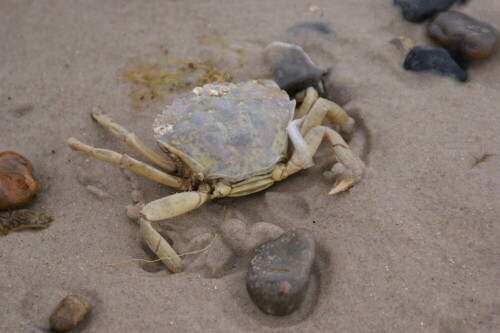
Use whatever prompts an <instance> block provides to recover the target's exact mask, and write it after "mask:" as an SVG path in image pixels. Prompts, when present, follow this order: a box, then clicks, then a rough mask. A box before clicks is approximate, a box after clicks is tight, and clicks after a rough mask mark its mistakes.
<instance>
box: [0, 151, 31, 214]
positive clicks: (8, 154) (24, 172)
mask: <svg viewBox="0 0 500 333" xmlns="http://www.w3.org/2000/svg"><path fill="white" fill-rule="evenodd" d="M37 192H38V182H37V181H36V179H35V178H34V176H33V166H32V165H31V163H30V161H29V160H28V159H27V158H25V157H23V156H21V155H19V154H18V153H15V152H12V151H4V152H2V153H0V210H4V209H19V208H23V207H25V206H26V205H27V204H28V203H29V202H30V201H31V199H32V198H33V197H34V196H35V194H36V193H37Z"/></svg>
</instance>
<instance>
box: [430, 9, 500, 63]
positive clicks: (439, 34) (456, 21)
mask: <svg viewBox="0 0 500 333" xmlns="http://www.w3.org/2000/svg"><path fill="white" fill-rule="evenodd" d="M427 33H428V34H429V36H430V37H431V38H433V39H435V40H437V41H438V42H440V43H441V44H442V45H443V46H444V47H446V48H448V49H451V50H454V51H457V52H460V53H461V54H462V55H464V56H466V57H469V58H472V59H482V58H486V57H488V56H490V55H492V54H493V53H495V52H496V50H497V49H498V44H499V42H498V38H499V32H498V30H497V29H495V27H493V26H491V25H489V24H488V23H485V22H482V21H479V20H476V19H475V18H472V17H470V16H468V15H465V14H462V13H458V12H454V11H447V12H442V13H439V14H438V15H437V16H436V17H435V18H434V19H433V20H432V21H431V22H430V23H429V25H428V26H427Z"/></svg>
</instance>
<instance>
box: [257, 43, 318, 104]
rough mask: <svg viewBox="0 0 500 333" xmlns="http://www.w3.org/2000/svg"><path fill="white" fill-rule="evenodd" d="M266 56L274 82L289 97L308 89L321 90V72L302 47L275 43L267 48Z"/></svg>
mask: <svg viewBox="0 0 500 333" xmlns="http://www.w3.org/2000/svg"><path fill="white" fill-rule="evenodd" d="M265 56H266V60H267V62H268V64H269V65H270V67H271V73H272V75H273V78H274V81H276V83H277V84H278V86H280V88H281V89H283V90H285V91H286V92H287V93H288V94H289V95H293V94H295V93H297V92H299V91H301V90H304V89H306V88H308V87H314V88H316V89H317V90H321V89H319V85H320V79H321V71H320V70H319V69H318V68H317V67H316V66H315V65H314V63H313V62H312V60H311V59H310V58H309V56H308V55H307V54H306V53H305V52H304V50H303V49H302V48H301V47H300V46H297V45H293V44H288V43H283V42H273V43H271V44H269V45H268V46H266V49H265Z"/></svg>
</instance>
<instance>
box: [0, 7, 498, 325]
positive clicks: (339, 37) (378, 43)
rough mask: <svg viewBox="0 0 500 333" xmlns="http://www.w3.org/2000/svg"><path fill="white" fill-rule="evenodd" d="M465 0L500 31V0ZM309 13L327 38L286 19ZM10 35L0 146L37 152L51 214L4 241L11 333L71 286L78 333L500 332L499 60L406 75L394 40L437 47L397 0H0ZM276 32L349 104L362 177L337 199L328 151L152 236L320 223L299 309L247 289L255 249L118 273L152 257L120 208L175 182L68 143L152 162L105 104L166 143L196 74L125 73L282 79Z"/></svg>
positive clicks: (4, 291)
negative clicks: (176, 104) (153, 87)
mask: <svg viewBox="0 0 500 333" xmlns="http://www.w3.org/2000/svg"><path fill="white" fill-rule="evenodd" d="M454 9H455V10H457V11H460V12H463V13H466V14H468V15H470V16H473V17H475V18H477V19H480V20H483V21H485V22H489V23H490V24H492V25H495V26H496V27H497V28H500V21H499V19H498V17H499V14H500V2H499V1H496V0H481V1H478V0H472V1H469V2H468V3H467V4H465V5H461V6H455V7H454ZM303 22H323V23H325V24H327V25H328V26H329V27H330V28H331V33H330V34H327V35H321V34H317V33H315V32H307V31H306V32H305V33H301V34H294V33H290V32H289V30H287V29H289V28H290V27H292V26H294V25H295V24H298V23H303ZM287 31H288V32H287ZM0 32H1V34H0V36H1V37H0V60H1V61H0V117H1V118H0V123H1V126H2V129H1V131H0V151H5V150H12V151H16V152H18V153H20V154H22V155H23V156H25V157H27V158H28V159H29V160H30V161H31V162H32V164H33V167H34V169H35V177H36V178H37V179H38V181H39V182H40V191H39V193H38V194H37V196H36V197H35V199H34V200H33V201H32V203H31V204H30V205H29V206H28V208H30V209H34V210H37V211H40V212H44V213H47V214H50V215H52V216H53V218H54V222H53V223H52V225H51V226H50V227H49V228H47V229H44V230H40V231H27V232H12V233H10V234H8V235H6V236H3V237H0V262H1V268H0V331H2V332H48V331H49V325H48V318H49V316H50V314H51V312H52V310H53V308H54V307H55V306H56V305H57V303H58V302H59V301H60V300H61V299H62V298H63V297H64V296H66V295H68V294H79V295H82V296H84V297H85V298H87V300H88V301H89V302H90V304H91V306H92V310H91V313H90V316H89V317H88V318H87V319H85V321H84V322H83V323H82V325H81V326H80V327H79V328H77V329H75V331H76V332H443V333H448V332H498V331H499V330H500V292H499V290H500V280H499V277H500V275H499V274H500V246H499V236H500V224H499V216H500V212H499V210H500V205H499V203H500V181H499V179H500V169H499V156H500V148H499V147H500V136H499V129H500V113H499V111H500V109H499V105H500V94H499V91H500V80H499V79H498V78H499V77H500V66H499V61H500V56H499V54H498V53H497V54H496V55H494V56H492V57H490V58H489V59H486V60H481V61H476V62H473V63H471V65H470V67H469V69H468V75H469V79H468V81H467V82H465V83H461V82H457V81H454V80H452V79H450V78H446V77H442V76H438V75H435V74H428V73H413V72H409V71H406V70H404V69H403V67H402V63H403V61H404V57H405V55H404V54H403V53H401V52H398V51H397V50H395V49H394V48H393V47H392V46H391V44H390V41H391V40H392V39H393V38H395V37H397V36H401V35H404V36H408V37H410V38H412V39H413V40H415V42H416V43H417V44H418V45H427V46H436V44H435V42H433V41H431V40H430V39H429V38H428V37H427V36H426V33H425V24H414V23H409V22H407V21H405V20H404V19H403V17H402V16H401V12H400V9H399V8H398V7H395V6H393V5H392V0H377V1H352V0H351V1H349V0H339V1H327V0H317V1H298V0H287V1H285V0H281V1H274V0H273V1H269V0H257V1H227V0H217V1H216V0H210V1H194V0H193V1H160V0H151V1H118V0H110V1H97V0H92V1H83V0H82V1H80V0H78V1H63V0H53V1H48V0H40V1H29V0H0ZM273 41H284V42H289V43H294V44H297V45H300V46H302V47H303V48H304V50H305V51H306V52H307V54H308V55H309V56H310V57H311V59H312V60H313V61H314V63H315V64H316V65H317V66H318V67H319V68H321V69H322V70H326V69H327V68H331V70H332V73H333V75H334V78H335V81H336V82H338V83H339V85H341V86H342V87H343V88H344V89H345V90H346V91H347V92H348V93H349V95H350V96H351V100H350V102H348V103H347V104H346V105H345V109H346V110H347V112H348V113H349V114H351V115H352V116H353V117H354V118H355V120H356V121H357V125H356V130H355V133H354V134H353V136H352V138H350V144H351V146H352V147H353V150H355V151H356V152H357V153H358V154H359V155H360V156H361V157H362V159H363V161H364V162H365V164H366V166H367V169H366V172H365V174H364V176H363V180H362V181H361V182H360V183H359V184H357V185H356V186H355V187H353V188H352V189H350V190H349V191H347V192H345V193H341V194H338V195H335V196H329V195H328V194H327V193H328V191H329V190H330V188H331V186H332V184H333V182H334V180H331V179H327V178H328V177H326V178H325V176H324V172H325V171H328V170H329V169H330V168H331V167H332V164H333V162H334V160H333V155H332V150H331V148H330V147H328V145H327V144H325V145H322V146H321V147H320V150H319V152H318V154H317V155H316V157H315V166H314V167H312V168H310V169H307V170H303V171H301V172H299V173H297V174H296V175H294V176H293V177H290V178H289V179H286V180H285V181H283V182H280V183H277V184H275V185H273V186H272V187H270V188H269V189H267V190H266V191H263V192H259V193H256V194H253V195H250V196H246V197H241V198H225V199H220V200H215V201H210V202H208V203H206V204H205V205H204V206H202V207H200V208H199V209H197V210H195V211H193V212H190V213H188V214H186V215H183V216H180V217H177V218H174V219H171V220H169V221H166V222H164V223H160V224H159V225H158V229H159V230H161V231H162V232H163V233H164V234H167V235H169V237H170V238H171V239H172V240H173V241H174V245H175V246H178V247H177V249H178V251H179V252H185V251H187V250H189V249H188V245H187V244H188V243H189V241H190V240H191V239H192V238H194V237H196V236H198V235H200V234H203V233H207V232H216V231H217V228H218V225H219V224H220V223H221V222H222V221H223V220H224V219H226V218H228V217H232V218H238V219H240V220H242V221H244V222H245V223H246V225H247V226H248V227H250V226H251V225H253V224H254V223H256V222H269V223H273V224H275V225H277V226H279V227H280V228H282V229H284V230H290V229H292V228H306V229H308V230H309V231H311V232H312V233H313V234H314V235H315V236H316V240H317V250H318V251H317V260H316V263H315V266H314V273H313V278H312V281H311V285H310V288H309V289H310V290H309V292H308V297H307V299H306V301H305V303H304V304H303V306H302V307H301V309H300V310H299V311H297V312H296V313H293V314H291V315H289V316H285V317H274V316H270V315H266V314H264V313H262V312H261V311H260V310H259V309H258V308H257V307H256V306H255V305H254V304H253V303H252V301H251V300H250V298H249V296H248V293H247V291H246V288H245V274H246V270H247V266H248V260H249V258H247V257H245V258H244V257H241V258H234V259H232V260H231V261H229V262H228V264H227V265H225V266H224V267H223V268H221V269H220V270H219V271H217V273H216V274H210V273H209V272H208V271H207V269H206V267H203V265H201V264H200V265H196V262H195V261H196V260H197V256H202V255H203V254H198V255H193V256H191V257H189V258H188V257H186V261H187V262H192V263H193V265H192V269H190V270H188V271H187V272H184V273H180V274H171V273H170V272H169V271H168V270H166V268H165V266H163V264H161V263H144V262H131V263H127V264H123V265H118V266H109V265H108V264H113V263H118V262H121V261H125V260H128V259H132V258H138V259H145V260H150V259H155V257H154V256H153V255H152V253H151V251H149V250H148V249H147V248H146V245H145V244H144V242H143V241H142V240H141V237H140V235H139V227H138V225H137V224H136V223H135V222H134V221H132V220H131V219H130V218H129V217H127V212H126V207H127V205H132V204H134V199H137V198H136V197H134V196H142V198H141V200H144V202H149V201H152V200H155V199H158V198H162V197H164V196H167V195H169V194H172V193H174V192H175V191H174V190H172V189H169V188H167V187H165V186H163V185H161V184H157V183H154V182H152V181H150V180H148V179H145V178H142V177H140V176H138V175H132V174H130V173H125V172H124V171H123V170H120V169H119V168H118V167H117V166H115V165H111V164H106V163H102V162H100V161H97V160H95V159H91V158H89V157H88V156H86V155H84V154H81V153H77V152H74V151H72V150H71V149H69V148H68V146H67V139H68V138H69V137H72V136H74V137H77V138H78V139H80V140H82V141H83V142H86V143H89V144H92V145H93V146H96V147H101V148H107V149H112V150H114V151H117V152H120V153H127V154H130V155H131V156H133V157H135V158H139V156H138V154H136V153H135V152H133V151H131V150H130V149H129V148H128V147H126V146H125V145H124V144H123V143H122V142H120V141H119V140H116V139H115V138H114V137H113V136H112V135H110V134H109V133H108V132H107V131H106V130H104V129H103V128H101V127H100V126H98V125H97V124H96V123H95V122H93V121H92V119H91V117H90V110H92V108H94V107H99V108H100V109H102V110H103V111H104V112H106V113H107V114H109V115H110V116H111V117H113V119H115V120H116V121H117V122H119V123H120V124H122V125H123V126H125V127H126V128H128V129H130V130H131V131H134V132H135V133H136V134H137V135H138V136H139V137H140V138H141V139H142V140H144V142H145V143H146V144H147V145H148V146H149V147H152V148H153V149H155V151H157V152H160V149H159V148H158V146H157V144H156V143H155V140H154V138H153V132H152V124H153V121H154V119H155V118H156V115H157V114H158V113H160V112H161V111H162V110H163V108H164V106H165V105H168V104H170V103H172V101H173V100H174V99H175V98H179V97H182V96H184V95H186V94H187V93H188V92H189V91H190V89H189V88H188V87H187V86H188V85H189V84H192V83H193V81H192V80H193V79H192V78H191V77H189V76H188V77H187V79H186V80H188V81H185V83H186V82H187V83H186V87H184V88H182V87H181V88H176V89H171V90H170V89H165V90H162V91H161V92H160V93H159V95H158V96H155V98H154V99H148V98H146V99H145V100H144V99H143V100H141V98H140V95H137V94H138V93H139V94H140V93H141V91H139V92H138V90H137V88H138V87H139V88H140V86H138V85H137V84H134V83H133V82H130V80H127V77H126V73H130V72H131V71H132V72H133V71H134V70H137V69H138V68H139V67H138V66H140V65H141V64H142V65H145V64H164V63H165V62H168V61H171V60H172V59H183V60H185V61H188V62H192V63H195V64H199V63H206V62H210V63H211V64H213V65H214V66H215V67H217V68H220V69H222V70H229V71H230V74H231V77H232V81H233V82H241V81H246V80H250V79H257V78H271V74H270V71H269V67H268V65H267V64H266V62H265V60H264V48H265V46H266V45H268V44H269V43H271V42H273ZM193 75H194V74H193ZM189 80H191V81H189ZM134 89H135V90H134ZM138 96H139V97H138ZM485 154H486V155H485ZM487 155H489V156H488V157H487V158H485V159H484V160H482V159H481V157H484V156H487ZM134 191H135V192H134ZM134 193H135V194H134ZM176 244H177V245H176ZM201 247H203V244H201Z"/></svg>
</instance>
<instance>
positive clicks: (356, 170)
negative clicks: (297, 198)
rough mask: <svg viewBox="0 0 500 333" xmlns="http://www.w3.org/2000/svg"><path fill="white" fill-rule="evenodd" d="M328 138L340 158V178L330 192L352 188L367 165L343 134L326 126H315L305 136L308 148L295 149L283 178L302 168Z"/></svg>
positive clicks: (334, 192)
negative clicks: (355, 152) (351, 147)
mask: <svg viewBox="0 0 500 333" xmlns="http://www.w3.org/2000/svg"><path fill="white" fill-rule="evenodd" d="M323 138H327V139H328V140H329V141H330V143H331V145H332V147H333V151H334V153H335V156H336V158H337V160H338V163H337V165H338V166H337V165H336V166H335V169H336V170H338V171H339V174H340V175H339V178H338V180H337V182H336V183H335V184H334V185H333V188H332V190H331V191H330V192H329V193H328V194H336V193H339V192H342V191H345V190H347V189H349V188H351V187H352V186H353V185H354V184H356V183H357V182H358V181H359V180H360V179H361V175H362V174H363V170H364V168H365V165H364V163H363V161H361V159H360V158H359V157H357V156H356V155H355V154H354V152H353V151H352V150H351V149H350V148H349V146H348V145H347V143H346V142H345V141H344V139H343V138H342V136H340V134H338V133H337V132H336V131H334V130H333V129H331V128H329V127H326V126H315V127H313V128H311V129H310V130H309V131H308V132H307V134H306V137H305V138H304V141H305V143H306V148H305V149H304V150H295V151H294V152H293V155H292V158H291V159H290V161H288V163H287V164H286V165H285V169H284V170H283V172H282V176H281V178H285V177H288V176H290V175H291V174H294V173H296V172H298V171H299V170H302V169H303V168H304V167H305V166H306V164H307V162H308V161H309V160H310V159H311V158H312V156H313V155H314V154H315V153H316V151H317V150H318V147H319V144H320V143H321V141H322V140H323Z"/></svg>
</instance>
